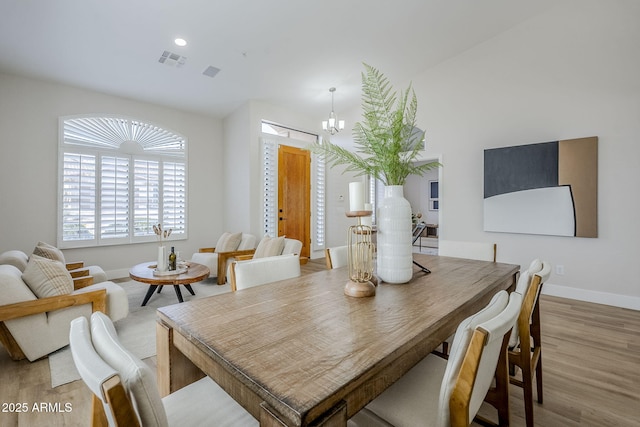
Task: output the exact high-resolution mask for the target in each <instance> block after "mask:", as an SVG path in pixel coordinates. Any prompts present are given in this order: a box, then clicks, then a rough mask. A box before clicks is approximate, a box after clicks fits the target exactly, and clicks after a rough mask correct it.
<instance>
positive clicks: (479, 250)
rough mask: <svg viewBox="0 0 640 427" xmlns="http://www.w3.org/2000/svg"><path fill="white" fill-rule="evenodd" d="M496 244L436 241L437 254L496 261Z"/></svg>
mask: <svg viewBox="0 0 640 427" xmlns="http://www.w3.org/2000/svg"><path fill="white" fill-rule="evenodd" d="M496 252H497V245H496V244H495V243H487V242H464V241H457V240H442V239H440V240H439V241H438V255H442V256H450V257H455V258H467V259H477V260H480V261H493V262H496Z"/></svg>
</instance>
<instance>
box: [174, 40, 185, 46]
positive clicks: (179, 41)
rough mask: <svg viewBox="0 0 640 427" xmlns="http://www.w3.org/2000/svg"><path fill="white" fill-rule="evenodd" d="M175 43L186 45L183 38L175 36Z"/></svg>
mask: <svg viewBox="0 0 640 427" xmlns="http://www.w3.org/2000/svg"><path fill="white" fill-rule="evenodd" d="M173 42H174V43H175V44H176V45H178V46H180V47H184V46H186V45H187V41H186V40H185V39H181V38H177V39H175V40H174V41H173Z"/></svg>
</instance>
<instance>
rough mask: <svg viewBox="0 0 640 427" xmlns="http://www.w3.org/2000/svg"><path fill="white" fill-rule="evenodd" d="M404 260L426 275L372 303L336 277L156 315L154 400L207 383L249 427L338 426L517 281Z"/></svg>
mask: <svg viewBox="0 0 640 427" xmlns="http://www.w3.org/2000/svg"><path fill="white" fill-rule="evenodd" d="M414 258H415V260H416V261H417V262H419V263H420V264H422V265H424V266H426V267H427V268H428V269H429V270H430V271H431V273H429V274H425V273H424V272H422V271H420V269H418V268H415V272H414V276H413V278H412V279H411V281H410V282H409V283H406V284H387V283H384V282H382V283H380V284H379V285H378V286H377V288H376V295H375V296H373V297H366V298H354V297H350V296H347V295H345V294H344V292H343V289H344V286H345V283H346V282H347V280H348V278H347V269H346V268H338V269H333V270H326V271H319V272H316V273H312V274H308V275H304V276H301V277H297V278H294V279H287V280H283V281H279V282H274V283H271V284H267V285H262V286H258V287H254V288H249V289H245V290H241V291H237V292H233V293H226V294H221V295H217V296H213V297H209V298H203V299H198V300H193V301H189V302H186V303H183V304H176V305H171V306H167V307H162V308H159V309H158V322H157V350H158V353H157V369H158V386H159V388H160V392H161V394H162V395H163V396H165V395H167V394H169V393H171V392H173V391H175V390H177V389H179V388H181V387H183V386H185V385H187V384H189V383H191V382H193V381H195V380H196V379H198V378H201V377H203V376H204V375H209V376H210V377H211V378H213V380H215V381H216V382H217V383H218V384H219V385H220V386H221V387H222V388H223V389H224V390H226V391H227V393H229V394H230V395H231V396H232V397H233V398H234V399H235V400H236V401H237V402H239V403H240V404H241V405H242V406H243V407H244V408H245V409H247V410H248V411H249V412H250V413H251V414H252V415H253V416H254V417H255V418H256V419H258V420H259V421H260V425H261V426H292V427H293V426H309V425H314V426H315V425H317V426H345V425H346V423H347V419H348V418H350V417H351V416H353V415H354V414H355V413H357V412H358V411H359V410H360V409H362V408H363V407H364V406H365V405H366V404H367V403H369V402H370V401H371V400H373V399H374V398H375V397H376V396H378V395H379V394H380V393H382V392H383V391H384V390H385V389H386V388H387V387H389V386H390V385H391V384H393V383H394V382H395V381H396V380H398V379H399V378H400V377H401V376H402V375H404V374H405V373H406V372H407V371H408V370H409V369H411V367H413V366H414V365H415V364H416V363H418V362H419V361H420V360H421V359H422V358H424V357H425V356H426V355H428V354H429V353H430V352H431V351H432V350H434V349H435V348H436V347H437V346H438V345H439V344H440V343H441V342H442V341H443V340H445V339H446V338H448V337H449V336H450V335H451V334H453V333H454V332H455V329H456V328H457V325H458V324H459V323H460V322H461V321H462V320H463V319H464V318H466V317H468V316H469V315H471V314H473V313H475V312H476V311H478V310H480V309H481V308H482V307H483V306H485V305H486V304H487V303H488V302H489V300H490V299H491V297H492V296H493V295H494V294H495V293H496V292H498V291H499V290H502V289H510V288H511V289H512V288H513V287H514V286H515V283H516V279H517V274H518V271H519V266H517V265H512V264H503V263H494V262H486V261H475V260H468V259H460V258H450V257H439V256H432V255H419V254H414ZM198 398H203V396H198ZM202 404H205V403H204V400H203V403H202Z"/></svg>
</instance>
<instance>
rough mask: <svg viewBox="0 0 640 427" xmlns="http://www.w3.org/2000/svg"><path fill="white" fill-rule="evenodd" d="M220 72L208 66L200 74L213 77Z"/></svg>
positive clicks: (218, 69)
mask: <svg viewBox="0 0 640 427" xmlns="http://www.w3.org/2000/svg"><path fill="white" fill-rule="evenodd" d="M219 72H220V68H216V67H214V66H212V65H209V66H208V67H207V68H206V69H205V70H204V71H203V72H202V74H204V75H205V76H207V77H215V76H216V74H218V73H219Z"/></svg>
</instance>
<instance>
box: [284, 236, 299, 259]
mask: <svg viewBox="0 0 640 427" xmlns="http://www.w3.org/2000/svg"><path fill="white" fill-rule="evenodd" d="M301 251H302V242H301V241H300V240H296V239H289V238H287V237H285V239H284V247H283V248H282V255H289V254H294V255H297V256H298V257H300V252H301Z"/></svg>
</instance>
